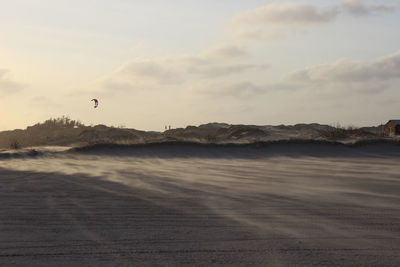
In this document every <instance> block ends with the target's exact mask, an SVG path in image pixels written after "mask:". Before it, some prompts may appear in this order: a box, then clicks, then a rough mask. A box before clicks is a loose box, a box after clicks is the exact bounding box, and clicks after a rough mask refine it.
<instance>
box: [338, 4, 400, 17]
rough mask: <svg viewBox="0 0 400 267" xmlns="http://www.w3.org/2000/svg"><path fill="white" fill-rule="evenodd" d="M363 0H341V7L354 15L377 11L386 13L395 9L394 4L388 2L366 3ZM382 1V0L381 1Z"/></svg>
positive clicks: (369, 13) (364, 14)
mask: <svg viewBox="0 0 400 267" xmlns="http://www.w3.org/2000/svg"><path fill="white" fill-rule="evenodd" d="M366 2H367V1H363V0H343V8H344V9H345V10H346V11H347V12H349V13H350V14H352V15H355V16H368V15H372V14H377V13H387V12H394V11H396V8H397V7H396V6H394V5H388V4H382V3H380V4H375V3H371V4H368V3H366ZM381 2H382V1H381Z"/></svg>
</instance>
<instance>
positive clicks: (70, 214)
mask: <svg viewBox="0 0 400 267" xmlns="http://www.w3.org/2000/svg"><path fill="white" fill-rule="evenodd" d="M303 148H304V149H303V150H300V151H303V152H302V153H294V152H293V149H292V150H290V149H289V150H288V149H286V152H287V151H289V152H290V151H291V152H290V153H289V152H288V153H277V151H273V153H272V152H271V153H270V154H269V155H266V154H262V155H260V156H258V157H249V155H250V154H251V151H247V152H246V153H247V154H246V153H245V154H244V155H246V156H242V157H241V156H238V155H239V154H236V156H235V154H234V153H233V154H232V153H229V154H224V153H215V151H214V152H212V153H210V154H209V156H207V153H205V152H204V151H203V152H202V154H201V156H199V155H196V154H194V155H192V156H190V155H191V153H189V152H187V153H185V156H182V155H180V154H179V153H178V154H179V155H177V156H171V155H169V156H168V154H165V153H164V154H163V156H162V157H157V156H154V151H153V152H152V153H153V154H151V155H150V154H149V155H147V156H146V157H143V156H139V155H138V154H124V153H114V154H115V155H114V154H110V151H103V153H97V152H96V153H69V154H65V153H59V154H55V155H52V156H43V157H27V158H15V159H3V160H1V161H0V201H1V206H0V216H1V220H0V240H1V242H0V265H2V266H63V265H64V266H182V265H188V266H212V265H229V266H295V265H298V266H382V265H385V266H396V265H399V264H400V221H399V219H400V195H399V192H400V165H399V164H398V163H399V159H400V157H399V153H398V152H396V151H398V148H397V147H394V148H392V149H391V150H390V149H385V148H384V147H383V149H381V150H379V149H378V150H379V151H380V152H379V151H378V150H377V148H376V147H375V148H373V149H369V150H365V149H364V150H363V149H360V150H357V153H355V152H354V151H353V152H354V153H353V152H352V153H350V152H345V151H336V150H333V152H332V153H326V151H327V150H329V149H333V148H324V147H320V149H319V150H317V151H316V150H315V148H313V149H314V150H313V151H314V153H311V155H310V153H306V151H307V149H306V147H305V146H303ZM297 151H299V150H297ZM318 151H322V152H318ZM324 151H325V152H324ZM382 151H383V152H382ZM387 151H389V152H387ZM308 152H310V150H308ZM174 153H175V152H174ZM321 153H322V154H321ZM267 154H268V153H267ZM188 155H189V156H188Z"/></svg>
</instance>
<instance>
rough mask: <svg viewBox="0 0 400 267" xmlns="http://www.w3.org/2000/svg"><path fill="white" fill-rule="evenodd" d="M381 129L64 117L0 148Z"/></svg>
mask: <svg viewBox="0 0 400 267" xmlns="http://www.w3.org/2000/svg"><path fill="white" fill-rule="evenodd" d="M383 133H384V131H383V126H378V127H364V128H357V127H353V126H348V127H343V126H341V125H340V124H337V125H334V126H329V125H321V124H317V123H312V124H296V125H289V126H286V125H279V126H256V125H230V124H225V123H209V124H203V125H200V126H188V127H186V128H177V129H170V130H167V131H165V132H163V133H161V132H145V131H138V130H135V129H129V128H125V127H112V126H111V127H110V126H106V125H96V126H86V125H84V124H83V123H81V122H80V121H77V120H72V119H70V118H69V117H67V116H63V117H61V118H52V119H48V120H46V121H44V122H43V123H37V124H35V125H33V126H30V127H27V128H26V129H25V130H13V131H4V132H0V148H11V149H19V148H21V147H29V146H52V145H61V146H62V145H65V146H71V145H73V146H75V145H78V146H81V145H95V144H101V143H110V144H125V145H126V144H127V145H129V144H146V143H157V142H169V141H174V142H175V141H176V142H198V143H205V144H218V143H255V142H270V141H277V140H293V139H296V140H298V139H305V140H327V141H338V140H343V139H357V140H363V139H374V138H380V137H382V136H383Z"/></svg>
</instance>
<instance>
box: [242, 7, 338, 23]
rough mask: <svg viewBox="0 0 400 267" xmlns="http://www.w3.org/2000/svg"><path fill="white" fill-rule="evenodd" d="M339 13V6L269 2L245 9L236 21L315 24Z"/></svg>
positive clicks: (327, 20)
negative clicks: (319, 6) (322, 7)
mask: <svg viewBox="0 0 400 267" xmlns="http://www.w3.org/2000/svg"><path fill="white" fill-rule="evenodd" d="M338 14H339V9H338V8H337V7H331V8H324V9H318V8H316V7H314V6H311V5H305V4H298V3H285V4H269V5H266V6H263V7H259V8H256V9H253V10H249V11H245V12H243V13H242V14H239V15H238V16H236V18H234V21H235V22H236V23H239V24H315V23H326V22H329V21H332V20H333V19H334V18H336V16H337V15H338Z"/></svg>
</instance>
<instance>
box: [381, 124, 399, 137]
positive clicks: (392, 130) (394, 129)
mask: <svg viewBox="0 0 400 267" xmlns="http://www.w3.org/2000/svg"><path fill="white" fill-rule="evenodd" d="M385 132H386V133H387V134H388V135H389V136H395V135H400V120H390V121H388V122H387V123H386V124H385Z"/></svg>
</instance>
